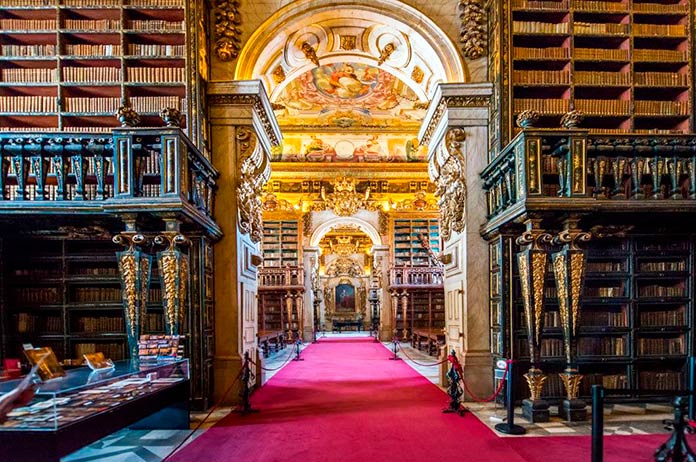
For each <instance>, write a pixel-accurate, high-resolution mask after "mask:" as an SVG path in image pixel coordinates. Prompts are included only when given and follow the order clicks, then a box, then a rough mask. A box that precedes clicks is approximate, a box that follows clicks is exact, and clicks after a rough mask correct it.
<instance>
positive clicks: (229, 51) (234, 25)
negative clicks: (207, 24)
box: [213, 0, 242, 61]
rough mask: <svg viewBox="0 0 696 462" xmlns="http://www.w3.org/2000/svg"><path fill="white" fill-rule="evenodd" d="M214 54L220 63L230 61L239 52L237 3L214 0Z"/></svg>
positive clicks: (239, 34)
mask: <svg viewBox="0 0 696 462" xmlns="http://www.w3.org/2000/svg"><path fill="white" fill-rule="evenodd" d="M213 6H214V11H215V53H216V54H217V56H218V58H220V60H221V61H231V60H233V59H235V58H236V57H237V56H238V55H239V51H240V50H241V48H242V46H241V36H242V30H241V29H240V28H239V26H240V25H241V18H240V15H239V2H237V1H229V0H214V4H213Z"/></svg>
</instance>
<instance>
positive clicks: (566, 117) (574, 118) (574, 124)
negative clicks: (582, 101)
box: [561, 110, 585, 129]
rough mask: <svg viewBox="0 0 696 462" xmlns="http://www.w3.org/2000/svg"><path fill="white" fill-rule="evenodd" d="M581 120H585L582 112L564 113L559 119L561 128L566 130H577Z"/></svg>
mask: <svg viewBox="0 0 696 462" xmlns="http://www.w3.org/2000/svg"><path fill="white" fill-rule="evenodd" d="M583 120H585V114H583V112H582V111H576V110H572V111H569V112H566V113H565V114H563V117H561V127H563V128H567V129H573V128H578V127H579V126H580V124H581V123H582V121H583Z"/></svg>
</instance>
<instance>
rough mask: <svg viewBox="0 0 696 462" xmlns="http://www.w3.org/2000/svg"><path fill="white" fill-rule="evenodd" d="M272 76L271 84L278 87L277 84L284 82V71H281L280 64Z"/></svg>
mask: <svg viewBox="0 0 696 462" xmlns="http://www.w3.org/2000/svg"><path fill="white" fill-rule="evenodd" d="M272 75H273V82H275V84H276V85H278V84H279V83H281V82H283V80H285V71H284V70H283V67H282V66H281V65H280V64H279V65H277V66H276V68H275V69H274V70H273V74H272ZM274 109H275V108H274Z"/></svg>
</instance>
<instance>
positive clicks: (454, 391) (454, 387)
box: [442, 350, 466, 416]
mask: <svg viewBox="0 0 696 462" xmlns="http://www.w3.org/2000/svg"><path fill="white" fill-rule="evenodd" d="M447 360H448V361H449V362H450V370H449V371H448V372H447V378H448V379H449V387H448V388H447V394H448V395H449V397H450V403H449V407H448V408H447V409H443V410H442V412H444V413H445V414H449V413H455V412H456V413H457V414H459V415H460V416H464V412H465V411H466V409H465V408H464V406H462V403H461V402H460V401H459V399H460V398H461V397H462V395H463V394H464V392H463V391H462V388H461V386H460V385H459V381H460V380H462V378H463V377H464V371H463V370H462V365H461V364H459V360H458V359H457V353H456V352H455V351H454V350H452V352H451V353H450V354H449V356H448V357H447Z"/></svg>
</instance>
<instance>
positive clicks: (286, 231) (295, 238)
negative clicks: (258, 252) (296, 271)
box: [261, 220, 301, 268]
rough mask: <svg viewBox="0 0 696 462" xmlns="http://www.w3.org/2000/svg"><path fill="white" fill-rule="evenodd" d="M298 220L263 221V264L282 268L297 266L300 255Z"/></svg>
mask: <svg viewBox="0 0 696 462" xmlns="http://www.w3.org/2000/svg"><path fill="white" fill-rule="evenodd" d="M299 243H300V224H299V221H298V220H265V221H264V223H263V240H262V242H261V248H262V250H263V266H264V267H266V268H282V267H285V266H288V265H290V266H298V262H299V261H300V260H301V256H300V247H299Z"/></svg>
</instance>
